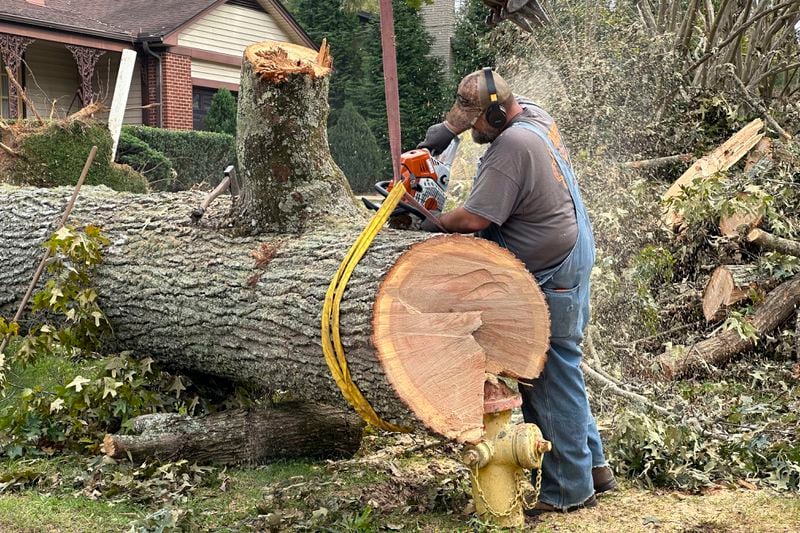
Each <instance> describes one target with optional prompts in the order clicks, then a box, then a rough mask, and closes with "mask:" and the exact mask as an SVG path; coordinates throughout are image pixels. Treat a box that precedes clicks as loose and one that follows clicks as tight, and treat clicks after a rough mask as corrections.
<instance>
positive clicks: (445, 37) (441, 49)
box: [420, 0, 456, 70]
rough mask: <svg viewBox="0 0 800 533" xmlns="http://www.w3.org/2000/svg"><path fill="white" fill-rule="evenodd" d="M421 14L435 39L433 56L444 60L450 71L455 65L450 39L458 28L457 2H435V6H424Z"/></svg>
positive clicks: (437, 0) (436, 0)
mask: <svg viewBox="0 0 800 533" xmlns="http://www.w3.org/2000/svg"><path fill="white" fill-rule="evenodd" d="M420 12H421V14H422V20H423V21H424V23H425V30H426V31H427V32H428V33H429V34H430V35H431V37H433V45H432V46H431V55H433V56H435V57H440V58H442V60H443V61H444V64H445V67H446V68H447V69H448V70H450V68H451V67H452V64H453V58H452V54H451V49H450V38H451V37H452V36H453V32H454V31H455V27H456V6H455V0H434V2H433V4H423V5H422V9H421V10H420Z"/></svg>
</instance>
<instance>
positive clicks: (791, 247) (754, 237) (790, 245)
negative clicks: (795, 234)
mask: <svg viewBox="0 0 800 533" xmlns="http://www.w3.org/2000/svg"><path fill="white" fill-rule="evenodd" d="M747 240H748V242H752V243H753V244H756V245H758V246H760V247H761V248H764V249H765V250H770V251H773V252H780V253H782V254H786V255H793V256H795V257H800V242H798V241H793V240H790V239H784V238H782V237H777V236H775V235H773V234H771V233H767V232H766V231H764V230H761V229H758V228H755V229H754V230H752V231H750V233H748V234H747Z"/></svg>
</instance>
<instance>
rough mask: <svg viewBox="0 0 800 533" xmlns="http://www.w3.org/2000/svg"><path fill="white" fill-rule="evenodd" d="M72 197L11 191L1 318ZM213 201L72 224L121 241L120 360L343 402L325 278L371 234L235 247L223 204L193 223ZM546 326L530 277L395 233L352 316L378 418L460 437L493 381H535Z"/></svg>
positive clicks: (380, 251) (358, 366)
mask: <svg viewBox="0 0 800 533" xmlns="http://www.w3.org/2000/svg"><path fill="white" fill-rule="evenodd" d="M70 193H71V191H70V190H68V189H64V188H59V189H49V190H48V189H34V188H16V187H10V186H4V185H0V314H5V315H6V316H8V315H10V314H11V313H13V309H14V308H15V307H14V306H15V304H16V303H17V302H18V298H19V297H20V296H21V295H22V294H23V293H24V288H25V284H26V282H27V280H30V279H31V276H32V274H33V268H34V267H35V265H36V258H37V257H38V254H39V250H40V249H41V248H40V247H41V243H42V242H44V241H45V240H46V239H47V237H48V236H49V235H50V233H51V231H52V230H53V225H52V221H54V220H56V219H57V215H58V212H59V210H60V208H61V205H62V202H63V201H64V199H66V198H68V197H69V195H70ZM202 196H203V194H202V193H200V192H183V193H173V194H151V195H133V194H125V193H114V192H112V191H109V190H108V189H105V188H93V187H87V188H85V189H84V190H82V191H81V197H80V199H79V201H78V203H77V205H76V207H75V210H74V211H73V215H72V216H73V219H72V223H73V224H75V225H81V224H86V223H90V222H91V223H93V224H97V225H99V226H100V227H102V229H103V232H104V234H105V235H106V236H107V237H108V238H109V239H110V241H111V243H112V244H111V246H109V247H108V248H107V249H106V250H105V252H104V261H103V263H102V265H100V267H99V268H98V270H97V273H96V275H95V278H94V280H95V284H96V286H97V288H98V291H99V294H100V300H99V301H100V305H101V307H102V308H103V310H104V311H105V312H106V314H107V315H108V317H109V320H110V322H111V325H112V327H113V329H114V334H115V338H114V344H113V346H111V348H113V349H117V350H130V351H132V352H133V353H140V354H147V355H149V356H151V357H153V358H154V359H156V360H158V361H160V362H162V363H165V364H167V365H169V366H171V367H176V368H180V369H186V370H193V371H197V372H202V373H205V374H212V375H217V376H222V377H227V378H230V379H234V380H237V381H245V382H247V381H251V382H256V383H261V384H263V385H264V386H266V387H267V388H268V389H271V390H288V391H291V393H292V394H293V395H296V397H298V398H299V399H309V400H312V401H317V402H324V403H328V404H334V405H336V404H338V405H343V399H342V396H341V392H340V391H339V389H338V387H337V386H336V384H335V382H334V381H333V378H332V377H331V376H330V372H329V370H328V367H327V365H326V363H325V360H324V358H323V355H322V348H321V339H320V321H321V312H322V303H323V301H324V297H325V292H326V290H327V288H328V285H329V283H330V280H331V279H332V278H333V276H334V274H335V272H336V270H337V268H338V267H339V264H340V263H341V261H342V259H343V257H344V255H345V253H346V252H347V249H348V247H349V246H350V244H351V243H352V242H353V240H354V239H355V238H356V236H357V235H358V232H359V231H360V229H361V228H360V227H358V226H351V225H346V224H345V225H342V226H339V227H330V228H327V229H325V230H319V231H311V232H306V233H303V234H294V235H291V236H289V235H283V234H267V235H261V236H237V235H235V230H234V232H222V231H219V230H217V229H215V228H216V225H217V224H219V223H220V222H221V220H223V219H224V218H223V217H224V215H225V213H227V212H228V210H229V205H230V204H229V201H230V200H229V199H228V198H227V197H223V198H219V199H218V200H217V203H215V204H214V208H213V209H211V210H210V211H209V213H207V215H206V216H205V217H204V218H203V219H202V220H201V221H200V223H199V224H194V223H192V221H191V219H190V217H189V213H191V211H192V208H193V207H194V206H196V205H197V204H198V203H199V202H200V201H201V200H202ZM406 255H408V257H405V256H406ZM404 258H405V259H404ZM393 267H394V268H393ZM390 271H391V272H390ZM376 302H377V305H376ZM392 302H397V304H396V305H401V306H402V310H401V312H399V314H398V311H396V309H397V306H396V305H387V304H390V303H392ZM373 310H375V311H376V312H375V313H374V312H373ZM415 311H419V313H420V314H422V315H423V316H422V317H415V316H413V315H414V314H415ZM425 313H427V314H432V315H431V316H429V317H425V316H424V314H425ZM415 319H416V321H415ZM373 324H374V327H376V328H383V329H381V333H380V334H374V333H373ZM387 326H388V327H389V328H390V330H389V331H388V332H387V330H386V329H385V328H386V327H387ZM395 328H396V329H397V331H394V330H395ZM549 329H550V328H549V323H548V320H547V313H546V304H545V301H544V298H543V296H542V295H541V293H540V292H539V290H538V288H537V286H536V284H535V281H534V280H533V278H532V277H531V275H530V273H529V272H528V271H527V270H526V269H525V267H524V265H523V264H522V263H521V262H519V261H518V260H517V259H516V258H514V256H513V255H512V254H511V253H510V252H508V251H506V250H504V249H502V248H500V247H498V246H496V245H494V244H493V243H490V242H488V241H485V240H482V239H478V238H475V237H468V236H462V235H447V236H443V235H438V236H437V235H435V234H431V233H425V232H413V231H396V230H389V229H384V230H383V231H381V233H380V234H378V236H377V238H376V240H375V242H374V243H373V245H372V246H371V247H370V249H369V251H368V252H367V254H366V255H365V257H364V258H363V259H362V261H361V263H359V265H358V267H357V268H356V269H355V271H354V273H353V277H352V278H351V280H350V283H349V285H348V287H347V291H346V292H345V294H344V300H343V301H342V305H341V324H340V332H341V337H342V343H343V345H344V349H345V353H346V355H347V359H348V363H349V368H350V372H351V374H352V376H353V381H354V382H355V384H356V385H357V386H358V387H359V388H360V389H361V391H362V393H363V394H364V396H365V397H366V398H367V400H368V401H369V402H370V404H371V405H372V406H373V407H374V408H375V410H376V411H377V413H378V415H380V416H381V418H383V419H384V420H387V421H388V422H392V423H395V424H398V425H404V426H412V427H418V428H421V427H427V428H429V429H430V430H431V431H433V432H435V433H438V434H441V435H444V436H446V437H448V438H455V439H458V440H473V439H476V438H479V437H480V435H481V432H482V410H481V409H482V390H483V382H484V377H485V373H486V372H491V373H497V374H504V375H509V376H522V377H527V378H533V377H536V376H537V375H538V372H539V370H540V369H541V368H542V365H543V362H544V358H545V353H546V352H545V351H546V346H547V344H546V340H547V336H548V335H549ZM405 332H408V336H407V337H405V336H404V333H405ZM473 332H474V333H473ZM384 337H386V338H387V340H386V341H384V340H383V339H384ZM420 346H424V348H425V350H424V351H421V350H420ZM406 359H408V360H406ZM409 368H410V369H411V370H409ZM394 372H398V373H402V374H408V373H411V375H412V376H413V380H412V384H411V386H410V387H404V386H397V385H396V384H398V383H403V382H404V381H403V379H404V378H403V377H402V376H401V377H397V378H395V376H394V375H393V373H394ZM426 395H428V396H430V398H428V397H426ZM462 402H463V403H462ZM420 405H426V406H434V407H426V408H419V406H420ZM434 408H435V409H436V410H439V411H438V412H435V411H434V410H433V409H434ZM417 409H420V410H419V411H417Z"/></svg>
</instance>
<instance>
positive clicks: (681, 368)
mask: <svg viewBox="0 0 800 533" xmlns="http://www.w3.org/2000/svg"><path fill="white" fill-rule="evenodd" d="M798 306H800V275H797V276H795V277H793V278H791V279H790V280H788V281H784V282H783V283H781V284H780V285H779V286H778V287H777V288H775V289H774V290H773V291H772V292H770V293H769V294H768V295H767V297H766V299H765V300H764V302H763V303H762V304H761V305H760V306H759V307H758V309H757V310H756V312H755V314H754V315H753V316H752V317H748V318H747V319H746V320H747V325H748V326H750V327H751V328H752V329H753V334H754V335H755V337H756V338H758V337H761V336H762V335H766V334H767V333H769V332H771V331H773V330H774V329H775V328H777V327H778V326H780V325H781V324H783V323H784V322H785V321H786V320H788V319H789V317H790V316H792V315H793V314H794V313H796V312H797V308H798ZM754 345H755V339H754V338H753V337H751V336H749V335H742V334H741V333H739V332H738V331H737V330H736V329H728V330H724V331H720V332H719V333H717V334H716V335H714V336H712V337H710V338H708V339H706V340H703V341H700V342H698V343H697V344H695V345H694V346H691V347H690V348H688V349H687V350H686V351H685V352H683V353H678V352H677V351H673V352H665V353H663V354H662V355H660V356H659V357H658V358H657V364H658V365H659V367H660V368H661V372H662V375H663V377H664V378H666V379H676V378H680V377H683V376H688V375H694V374H702V373H704V372H705V371H706V370H707V369H708V367H709V366H711V365H714V366H716V365H721V364H724V363H727V362H729V361H730V360H732V359H733V358H734V357H736V355H738V354H741V353H742V352H744V351H745V350H748V349H750V348H752V347H753V346H754Z"/></svg>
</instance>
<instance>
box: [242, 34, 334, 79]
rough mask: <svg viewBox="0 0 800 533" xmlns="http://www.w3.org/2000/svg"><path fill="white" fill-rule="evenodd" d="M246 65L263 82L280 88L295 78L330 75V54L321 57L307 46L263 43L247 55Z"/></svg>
mask: <svg viewBox="0 0 800 533" xmlns="http://www.w3.org/2000/svg"><path fill="white" fill-rule="evenodd" d="M244 57H245V60H246V61H249V62H250V63H251V64H252V65H253V71H254V72H255V73H256V75H258V76H259V77H260V78H261V79H262V80H265V81H271V82H272V83H275V84H279V83H281V82H283V81H284V80H286V79H287V78H288V77H289V76H291V75H297V74H300V75H305V76H311V77H312V78H320V77H323V76H327V75H328V74H329V73H330V70H331V69H330V66H331V60H330V54H327V53H325V54H322V56H321V57H322V62H321V63H320V54H319V53H318V52H316V51H314V50H312V49H310V48H306V47H305V46H299V45H296V44H291V43H284V42H278V41H261V42H258V43H255V44H251V45H250V46H248V47H247V48H246V49H245V51H244Z"/></svg>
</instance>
